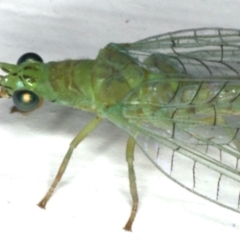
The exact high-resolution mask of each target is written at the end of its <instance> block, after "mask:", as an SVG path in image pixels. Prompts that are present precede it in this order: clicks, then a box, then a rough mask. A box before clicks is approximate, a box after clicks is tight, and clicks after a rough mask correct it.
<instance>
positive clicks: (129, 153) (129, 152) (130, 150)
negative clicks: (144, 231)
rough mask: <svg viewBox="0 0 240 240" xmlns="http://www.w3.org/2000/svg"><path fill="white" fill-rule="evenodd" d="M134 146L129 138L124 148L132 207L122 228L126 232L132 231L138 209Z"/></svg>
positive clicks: (132, 140)
mask: <svg viewBox="0 0 240 240" xmlns="http://www.w3.org/2000/svg"><path fill="white" fill-rule="evenodd" d="M135 144H136V142H135V140H134V139H133V138H132V137H129V139H128V142H127V147H126V161H127V163H128V178H129V184H130V191H131V196H132V200H133V205H132V211H131V214H130V217H129V219H128V221H127V223H126V225H125V226H124V228H123V229H125V230H127V231H131V230H132V224H133V221H134V219H135V216H136V214H137V208H138V193H137V185H136V177H135V172H134V166H133V161H134V148H135Z"/></svg>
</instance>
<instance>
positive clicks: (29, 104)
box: [12, 90, 40, 112]
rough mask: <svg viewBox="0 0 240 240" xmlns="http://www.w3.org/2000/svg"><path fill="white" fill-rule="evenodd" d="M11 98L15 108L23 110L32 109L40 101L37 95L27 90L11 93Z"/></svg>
mask: <svg viewBox="0 0 240 240" xmlns="http://www.w3.org/2000/svg"><path fill="white" fill-rule="evenodd" d="M12 98H13V102H14V105H15V106H16V108H18V109H19V110H20V111H23V112H29V111H32V110H33V109H35V108H36V107H37V106H38V104H39V102H40V98H39V97H38V95H37V94H35V93H34V92H32V91H29V90H18V91H16V92H14V93H13V96H12Z"/></svg>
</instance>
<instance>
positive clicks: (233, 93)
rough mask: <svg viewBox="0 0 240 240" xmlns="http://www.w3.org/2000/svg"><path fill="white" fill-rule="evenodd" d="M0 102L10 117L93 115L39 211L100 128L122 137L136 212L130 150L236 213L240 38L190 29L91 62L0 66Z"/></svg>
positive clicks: (26, 58) (239, 201)
mask: <svg viewBox="0 0 240 240" xmlns="http://www.w3.org/2000/svg"><path fill="white" fill-rule="evenodd" d="M0 68H1V69H2V70H3V71H4V72H5V73H6V75H5V76H1V77H0V96H1V97H12V99H13V102H14V105H15V108H13V111H19V112H29V111H33V110H35V109H37V108H38V107H39V106H40V105H41V102H42V101H43V100H46V101H54V102H56V103H58V104H63V105H67V106H69V107H74V108H78V109H81V110H86V111H91V112H93V113H95V114H96V116H95V117H94V118H93V120H92V121H91V122H90V123H88V125H87V126H86V127H85V128H84V129H83V130H82V131H81V132H80V133H78V134H77V136H76V137H75V138H74V139H73V141H72V142H71V144H70V147H69V149H68V152H67V153H66V155H65V157H64V159H63V162H62V164H61V166H60V168H59V171H58V173H57V175H56V177H55V179H54V181H53V183H52V185H51V187H50V189H49V190H48V192H47V194H46V195H45V196H44V198H43V199H42V200H41V201H40V203H39V204H38V205H39V206H40V207H42V208H44V207H45V205H46V203H47V202H48V200H49V198H50V197H51V195H52V193H53V191H54V189H55V187H56V185H57V183H58V182H59V181H60V179H61V177H62V175H63V173H64V171H65V169H66V167H67V165H68V162H69V160H70V158H71V154H72V152H73V150H74V148H75V147H77V145H78V144H79V143H80V142H81V141H82V140H83V139H84V138H85V137H86V136H87V135H88V134H89V133H90V132H92V131H93V130H94V129H95V128H96V127H97V126H98V125H99V124H100V122H101V120H102V119H107V120H109V121H110V122H112V123H114V124H115V125H117V126H118V127H120V128H121V129H123V130H124V131H126V132H127V133H128V134H129V139H128V141H127V144H126V161H127V164H128V171H129V182H130V191H131V196H132V200H133V204H132V210H131V214H130V217H129V219H128V221H127V223H126V225H125V227H124V229H125V230H128V231H130V230H131V228H132V223H133V221H134V218H135V215H136V213H137V208H138V194H137V187H136V179H135V173H134V167H133V162H134V148H135V145H136V144H137V145H138V146H139V147H140V149H142V151H143V152H144V153H145V154H146V156H147V157H148V158H149V159H150V160H151V162H152V163H153V164H154V165H155V166H156V167H157V168H158V169H159V170H160V171H161V172H162V173H163V174H165V175H166V176H167V177H169V178H170V179H172V180H173V181H174V182H176V183H178V184H179V185H181V186H182V187H184V188H185V189H187V190H189V191H190V192H193V193H195V194H197V195H199V196H201V197H203V198H205V199H207V200H209V201H211V202H214V203H216V204H218V205H220V206H223V207H225V208H228V209H231V210H233V211H236V212H240V174H239V173H240V167H239V159H240V133H239V128H240V118H239V117H240V31H239V30H234V29H222V28H202V29H190V30H182V31H177V32H170V33H166V34H161V35H157V36H153V37H149V38H146V39H143V40H140V41H137V42H134V43H110V44H108V45H107V46H106V47H104V48H102V49H101V50H100V51H99V53H98V55H97V57H96V59H95V60H93V59H87V60H86V59H85V60H65V61H58V62H48V63H43V61H42V59H41V57H39V56H38V55H37V54H34V53H28V54H25V55H23V56H22V57H21V58H20V59H19V60H18V62H17V64H9V63H4V62H1V63H0Z"/></svg>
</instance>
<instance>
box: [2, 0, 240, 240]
mask: <svg viewBox="0 0 240 240" xmlns="http://www.w3.org/2000/svg"><path fill="white" fill-rule="evenodd" d="M0 23H1V27H0V29H1V38H0V46H1V47H0V49H1V50H0V52H1V55H0V61H6V62H12V63H15V62H16V61H17V59H18V58H19V57H20V56H21V55H22V54H23V53H25V52H28V51H34V52H37V53H38V54H40V55H41V56H42V57H43V59H44V60H45V61H50V60H62V59H66V58H75V59H76V58H95V57H96V55H97V52H98V50H99V49H100V48H101V47H104V46H105V45H106V44H107V43H109V42H132V41H136V40H139V39H142V38H145V37H149V36H152V35H157V34H160V33H164V32H168V31H173V30H180V29H186V28H197V27H229V28H239V27H240V24H239V23H240V20H239V1H237V0H228V1H217V0H215V1H213V0H212V1H206V2H205V1H200V0H199V1H196V0H195V1H186V3H185V4H184V3H183V1H172V0H171V1H170V0H161V1H156V0H148V1H145V0H131V1H127V0H125V1H124V0H122V1H121V0H115V1H109V0H101V1H93V0H85V1H77V0H75V1H74V0H71V1H51V0H49V1H47V0H42V1H39V2H36V1H30V0H25V1H24V0H18V1H17V0H16V1H6V0H2V1H1V2H0ZM11 106H12V102H11V100H5V99H1V100H0V109H1V111H0V137H1V138H0V148H1V150H0V151H1V158H0V191H1V194H0V225H1V231H0V239H4V240H6V239H34V240H36V239H42V240H43V239H183V238H184V239H217V238H218V239H224V238H225V239H226V238H228V239H239V237H240V215H239V214H237V213H233V212H231V211H229V210H225V209H223V208H221V207H219V206H216V205H214V204H212V203H209V202H207V201H204V200H202V199H200V198H199V197H196V196H194V195H192V194H190V193H188V192H186V191H185V190H183V189H182V188H180V187H178V186H177V185H176V184H174V183H172V182H171V181H169V180H168V179H166V178H165V177H164V176H162V174H161V173H160V172H159V170H157V169H156V168H155V167H153V166H152V165H151V163H150V162H149V161H148V160H147V159H146V158H145V157H144V156H143V155H142V154H141V152H140V150H138V151H137V153H136V174H137V185H138V190H139V198H140V207H139V212H138V214H137V218H136V221H135V223H134V225H133V232H132V233H128V232H125V231H124V230H122V227H123V226H124V224H125V222H126V220H127V218H128V216H129V213H130V208H131V198H130V194H129V188H128V179H127V167H126V164H125V144H126V140H127V136H126V134H125V133H124V132H122V131H121V130H120V129H117V128H116V127H114V126H113V125H112V124H110V123H109V122H107V121H106V122H104V123H103V124H102V125H101V126H100V127H99V128H98V129H97V130H96V131H95V132H94V133H93V134H92V135H91V136H90V137H89V138H87V139H86V140H85V141H84V142H83V143H82V144H81V146H80V147H79V148H78V149H77V150H76V151H75V152H74V156H73V158H72V161H71V165H70V166H69V168H68V170H67V172H66V174H65V175H64V178H63V181H62V182H61V184H60V187H59V189H58V190H57V191H56V192H55V194H54V196H53V197H52V199H51V200H50V202H49V204H48V205H47V209H46V210H42V209H40V208H38V207H37V206H36V204H37V203H38V201H39V200H40V199H41V198H42V197H43V195H44V194H45V192H46V191H47V189H48V186H49V185H50V183H51V181H52V179H53V177H54V175H55V173H56V171H57V169H58V167H59V165H60V163H61V161H62V158H63V156H64V154H65V152H66V150H67V147H68V144H69V142H70V141H71V139H72V138H73V137H74V136H75V135H76V134H77V132H78V131H79V130H80V129H81V128H82V127H83V126H84V125H85V124H86V123H87V122H88V121H89V120H90V119H91V117H92V115H91V114H90V113H86V112H81V111H79V110H74V109H70V108H66V107H62V106H57V105H55V104H52V103H50V104H49V103H45V104H44V105H43V107H42V108H41V109H39V110H38V111H36V112H34V113H32V114H29V116H23V115H19V114H11V115H10V114H9V109H10V107H11Z"/></svg>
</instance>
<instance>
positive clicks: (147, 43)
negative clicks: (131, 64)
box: [125, 28, 240, 77]
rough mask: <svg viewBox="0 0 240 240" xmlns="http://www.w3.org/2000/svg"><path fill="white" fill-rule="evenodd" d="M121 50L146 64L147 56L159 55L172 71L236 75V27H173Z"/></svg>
mask: <svg viewBox="0 0 240 240" xmlns="http://www.w3.org/2000/svg"><path fill="white" fill-rule="evenodd" d="M125 50H126V51H127V53H128V54H130V55H131V56H132V57H134V58H138V59H139V61H140V62H142V63H145V64H146V65H147V67H150V65H149V64H147V62H149V57H150V56H151V58H152V59H153V58H158V59H160V58H162V60H163V61H165V62H166V63H169V64H170V65H171V66H172V69H175V70H176V71H175V73H176V74H180V73H181V74H190V75H193V76H197V77H199V76H218V75H225V76H226V75H228V76H239V71H240V69H239V56H240V32H239V30H234V29H221V28H211V29H208V28H203V29H191V30H185V31H177V32H172V33H167V34H162V35H157V36H154V37H150V38H146V39H144V40H141V41H138V42H135V43H132V44H127V45H125ZM147 59H148V61H147ZM151 67H152V68H153V67H154V65H152V66H151ZM155 68H156V66H155ZM172 69H171V70H172Z"/></svg>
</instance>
